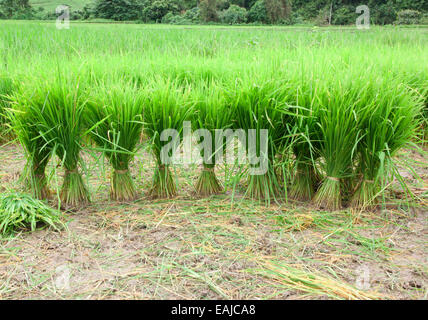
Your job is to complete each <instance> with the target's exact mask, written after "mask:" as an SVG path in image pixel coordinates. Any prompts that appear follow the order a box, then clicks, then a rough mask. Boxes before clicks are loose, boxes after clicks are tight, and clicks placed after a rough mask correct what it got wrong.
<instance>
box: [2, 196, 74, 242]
mask: <svg viewBox="0 0 428 320" xmlns="http://www.w3.org/2000/svg"><path fill="white" fill-rule="evenodd" d="M39 224H43V225H46V226H49V227H51V228H53V229H55V230H61V229H62V228H64V226H65V225H64V224H63V223H62V222H61V218H60V212H59V211H58V210H54V209H52V208H50V207H49V206H47V204H46V203H45V202H43V201H40V200H36V199H34V198H32V197H31V196H30V195H27V194H23V193H17V192H11V193H2V194H0V234H1V235H2V236H10V235H13V234H14V233H15V232H17V231H19V230H28V229H30V230H31V231H35V230H36V228H37V226H38V225H39Z"/></svg>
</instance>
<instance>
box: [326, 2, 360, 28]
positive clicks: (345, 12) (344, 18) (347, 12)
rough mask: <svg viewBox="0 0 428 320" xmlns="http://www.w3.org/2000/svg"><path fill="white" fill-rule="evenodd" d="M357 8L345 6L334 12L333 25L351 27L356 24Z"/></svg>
mask: <svg viewBox="0 0 428 320" xmlns="http://www.w3.org/2000/svg"><path fill="white" fill-rule="evenodd" d="M355 16H356V15H355V8H352V7H348V6H343V7H340V8H339V9H337V10H336V11H335V12H334V15H333V18H332V24H336V25H349V24H353V23H355Z"/></svg>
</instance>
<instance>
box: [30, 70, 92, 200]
mask: <svg viewBox="0 0 428 320" xmlns="http://www.w3.org/2000/svg"><path fill="white" fill-rule="evenodd" d="M30 85H33V84H32V83H31V84H30ZM29 96H30V97H31V99H29V100H28V105H27V106H26V107H27V108H29V112H30V113H31V114H32V118H33V119H37V120H36V123H35V125H36V129H37V131H38V132H39V134H40V136H41V137H43V139H44V141H45V142H46V143H47V145H48V147H49V148H50V149H52V152H53V153H54V154H56V155H57V156H58V158H59V160H60V164H61V166H62V167H63V168H64V170H65V175H64V181H63V185H62V188H61V191H60V200H61V203H62V204H64V205H65V206H67V207H75V206H77V205H81V204H85V203H87V202H89V192H88V190H87V188H86V186H85V184H84V182H83V178H82V176H81V174H80V173H79V170H78V165H79V163H80V162H81V157H80V151H81V149H82V137H83V136H84V134H85V131H84V124H85V122H84V117H83V116H84V111H85V105H86V99H85V96H84V92H83V89H82V88H81V86H80V83H79V81H78V79H73V78H61V77H60V76H58V77H56V78H55V79H54V80H52V81H47V80H39V81H36V82H35V83H34V89H33V92H32V94H31V95H29Z"/></svg>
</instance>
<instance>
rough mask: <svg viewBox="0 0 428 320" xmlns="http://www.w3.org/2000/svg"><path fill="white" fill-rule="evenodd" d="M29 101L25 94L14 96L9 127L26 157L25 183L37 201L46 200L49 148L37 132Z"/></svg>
mask: <svg viewBox="0 0 428 320" xmlns="http://www.w3.org/2000/svg"><path fill="white" fill-rule="evenodd" d="M30 99H31V97H30V96H28V95H27V94H26V93H17V94H16V95H15V96H14V101H15V102H14V104H13V108H12V109H11V110H10V112H9V119H10V121H11V127H12V129H13V131H14V133H15V135H16V137H17V139H18V141H19V142H20V143H21V146H22V147H23V149H24V152H25V155H26V160H27V163H26V168H25V171H24V172H25V173H26V174H27V175H26V176H25V182H26V183H27V184H28V183H29V187H30V189H31V192H32V194H33V196H34V197H35V198H37V199H47V198H48V197H49V195H50V192H49V188H48V181H47V178H46V173H45V171H46V166H47V165H48V163H49V159H50V157H51V154H52V149H51V146H50V145H49V144H48V143H47V142H46V141H45V140H44V139H43V137H42V136H41V135H40V134H39V132H38V127H37V121H38V119H37V118H35V117H34V114H33V113H32V112H31V109H30V108H27V107H26V106H28V105H29V103H30V102H29V100H30Z"/></svg>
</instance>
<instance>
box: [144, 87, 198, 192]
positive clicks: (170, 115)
mask: <svg viewBox="0 0 428 320" xmlns="http://www.w3.org/2000/svg"><path fill="white" fill-rule="evenodd" d="M144 94H145V95H146V98H145V101H144V112H143V113H144V127H143V128H144V129H143V131H144V134H145V135H146V136H147V137H148V138H149V140H150V142H149V144H150V147H151V150H152V153H153V155H154V157H155V161H156V165H157V166H156V169H155V173H154V177H153V184H152V187H151V190H150V195H151V196H152V197H154V198H165V197H174V196H175V195H176V193H177V188H176V182H175V179H174V177H173V174H172V172H171V169H170V166H171V164H172V160H173V155H174V152H175V151H176V150H177V148H178V146H179V143H180V136H181V135H182V132H183V123H184V121H185V120H186V119H188V118H187V117H188V116H190V114H191V112H192V111H193V109H192V106H191V105H189V101H190V99H189V94H190V93H189V91H188V90H187V89H183V88H179V87H177V85H176V84H174V83H173V82H172V81H171V80H163V79H157V80H155V81H154V83H153V84H152V86H151V87H149V88H145V90H144ZM168 132H170V133H172V134H171V136H164V135H165V134H168ZM174 133H176V135H174ZM168 145H170V146H172V147H171V148H167V147H168Z"/></svg>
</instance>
